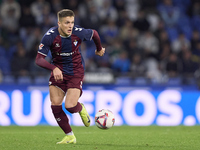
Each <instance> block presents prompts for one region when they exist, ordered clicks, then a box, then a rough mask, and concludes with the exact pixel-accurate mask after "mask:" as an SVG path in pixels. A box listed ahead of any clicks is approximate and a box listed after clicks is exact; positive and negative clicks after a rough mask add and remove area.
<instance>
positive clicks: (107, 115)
mask: <svg viewBox="0 0 200 150" xmlns="http://www.w3.org/2000/svg"><path fill="white" fill-rule="evenodd" d="M114 123H115V117H114V114H113V113H112V112H111V111H110V110H108V109H102V110H99V111H98V112H97V113H96V115H95V124H96V126H97V127H98V128H100V129H109V128H111V127H112V126H113V125H114Z"/></svg>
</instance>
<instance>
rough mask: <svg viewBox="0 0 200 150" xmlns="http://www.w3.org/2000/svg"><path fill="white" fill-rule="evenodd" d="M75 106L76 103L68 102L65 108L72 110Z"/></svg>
mask: <svg viewBox="0 0 200 150" xmlns="http://www.w3.org/2000/svg"><path fill="white" fill-rule="evenodd" d="M76 105H77V102H73V101H70V102H67V103H65V108H72V107H75V106H76Z"/></svg>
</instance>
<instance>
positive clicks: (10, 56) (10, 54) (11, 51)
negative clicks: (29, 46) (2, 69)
mask: <svg viewBox="0 0 200 150" xmlns="http://www.w3.org/2000/svg"><path fill="white" fill-rule="evenodd" d="M16 51H17V46H11V47H10V48H9V49H8V52H7V56H8V59H9V60H11V59H12V57H13V55H14V53H15V52H16Z"/></svg>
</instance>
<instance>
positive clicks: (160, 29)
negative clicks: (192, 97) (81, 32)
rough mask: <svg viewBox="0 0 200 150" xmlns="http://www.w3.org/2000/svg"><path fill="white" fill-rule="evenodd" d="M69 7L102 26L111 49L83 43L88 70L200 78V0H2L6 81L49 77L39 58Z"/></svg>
mask: <svg viewBox="0 0 200 150" xmlns="http://www.w3.org/2000/svg"><path fill="white" fill-rule="evenodd" d="M63 8H68V9H71V10H73V11H74V12H75V15H76V16H75V24H78V25H80V26H82V27H84V28H91V29H95V30H97V31H98V33H99V35H100V37H101V41H102V45H103V47H105V48H106V54H105V56H104V57H98V56H95V53H94V50H95V45H94V44H93V43H92V42H84V43H82V45H81V52H82V55H83V57H84V58H85V64H86V72H110V73H112V74H114V76H115V77H116V78H117V77H129V78H131V79H137V78H144V79H145V80H146V79H148V81H151V82H154V83H164V82H166V80H168V79H170V78H176V79H180V82H181V83H183V84H190V83H193V82H195V81H194V79H196V78H199V76H200V75H199V74H200V73H199V72H200V71H199V62H200V1H199V0H28V1H27V0H0V72H1V73H0V74H1V75H0V76H1V77H0V78H1V82H6V81H7V82H10V81H11V78H13V79H14V81H16V80H18V79H19V78H23V80H24V79H26V78H31V80H34V79H36V78H46V76H47V75H48V74H49V71H47V70H45V69H42V68H39V67H37V66H36V65H35V62H34V60H35V57H36V54H37V50H38V45H39V43H40V41H41V39H42V36H43V35H44V33H45V32H46V31H47V30H48V29H49V28H50V27H52V26H56V25H57V12H58V11H59V10H61V9H63ZM47 60H48V61H50V60H51V56H50V54H49V55H48V57H47ZM40 81H42V80H39V82H40Z"/></svg>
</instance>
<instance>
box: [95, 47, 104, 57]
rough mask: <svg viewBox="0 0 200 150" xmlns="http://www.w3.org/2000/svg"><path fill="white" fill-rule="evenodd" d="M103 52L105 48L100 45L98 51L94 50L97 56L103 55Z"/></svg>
mask: <svg viewBox="0 0 200 150" xmlns="http://www.w3.org/2000/svg"><path fill="white" fill-rule="evenodd" d="M104 53H105V48H103V47H102V49H101V50H100V51H97V50H95V54H96V55H98V56H103V55H104Z"/></svg>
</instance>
